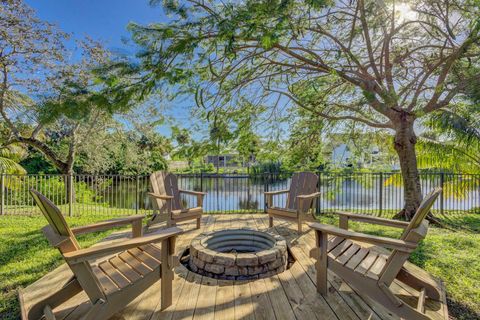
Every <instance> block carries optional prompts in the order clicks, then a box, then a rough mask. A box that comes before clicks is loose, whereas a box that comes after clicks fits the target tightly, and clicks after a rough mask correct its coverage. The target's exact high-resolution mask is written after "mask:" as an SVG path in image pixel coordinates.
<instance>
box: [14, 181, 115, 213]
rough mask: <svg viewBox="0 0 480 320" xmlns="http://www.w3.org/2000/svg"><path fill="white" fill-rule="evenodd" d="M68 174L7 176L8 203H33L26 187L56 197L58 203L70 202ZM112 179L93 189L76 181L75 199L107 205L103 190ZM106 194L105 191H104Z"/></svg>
mask: <svg viewBox="0 0 480 320" xmlns="http://www.w3.org/2000/svg"><path fill="white" fill-rule="evenodd" d="M66 179H67V178H66V176H61V175H53V176H41V175H40V176H23V175H19V176H7V177H6V178H5V186H6V192H8V193H9V195H8V204H9V205H11V206H17V207H21V206H29V205H31V201H32V199H31V197H30V194H29V193H28V192H23V191H25V188H26V187H31V188H35V189H36V190H38V191H39V192H40V193H42V194H44V195H45V196H46V197H47V198H49V199H54V201H55V203H56V204H58V205H62V204H66V203H68V199H67V192H66ZM110 184H111V180H107V181H104V182H102V183H100V184H98V185H96V187H95V188H96V190H93V189H91V188H90V187H89V185H88V184H87V183H85V182H83V181H77V182H75V183H74V187H75V189H74V201H75V202H77V203H83V204H96V205H100V206H105V205H107V204H106V203H104V202H103V201H102V197H101V196H99V194H102V192H101V190H104V189H106V188H108V187H109V185H110ZM103 194H104V193H103Z"/></svg>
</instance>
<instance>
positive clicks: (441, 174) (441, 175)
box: [440, 171, 445, 214]
mask: <svg viewBox="0 0 480 320" xmlns="http://www.w3.org/2000/svg"><path fill="white" fill-rule="evenodd" d="M444 182H445V173H444V172H443V171H442V172H440V187H441V188H442V192H441V193H440V213H441V214H444V212H443V205H444V197H443V184H444Z"/></svg>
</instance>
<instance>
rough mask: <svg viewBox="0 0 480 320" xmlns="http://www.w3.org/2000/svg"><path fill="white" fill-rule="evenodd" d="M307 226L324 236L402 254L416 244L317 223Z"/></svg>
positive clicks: (408, 251) (413, 247) (409, 250)
mask: <svg viewBox="0 0 480 320" xmlns="http://www.w3.org/2000/svg"><path fill="white" fill-rule="evenodd" d="M309 226H310V227H311V228H312V229H314V230H317V231H320V232H325V233H326V234H331V235H334V236H338V237H342V238H346V239H350V240H357V241H361V242H366V243H370V244H375V245H378V246H381V247H385V248H389V249H395V250H399V251H403V252H407V253H410V252H412V251H413V250H415V248H416V247H417V244H416V243H413V242H408V241H403V240H399V239H391V238H386V237H378V236H372V235H369V234H365V233H360V232H354V231H349V230H345V229H341V228H337V227H334V226H330V225H326V224H321V223H318V222H314V223H310V224H309Z"/></svg>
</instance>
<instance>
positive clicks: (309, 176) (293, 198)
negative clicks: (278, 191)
mask: <svg viewBox="0 0 480 320" xmlns="http://www.w3.org/2000/svg"><path fill="white" fill-rule="evenodd" d="M317 185H318V176H317V175H316V174H314V173H311V172H298V173H295V174H294V175H293V176H292V182H291V183H290V190H289V192H288V198H287V209H292V210H296V209H298V200H297V196H300V195H307V194H312V193H315V192H316V191H317ZM311 205H312V200H308V201H305V202H304V206H305V208H309V207H310V206H311Z"/></svg>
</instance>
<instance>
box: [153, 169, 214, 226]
mask: <svg viewBox="0 0 480 320" xmlns="http://www.w3.org/2000/svg"><path fill="white" fill-rule="evenodd" d="M150 188H151V190H152V192H149V193H148V194H149V195H150V196H151V197H152V200H153V205H154V208H155V210H156V211H157V212H156V213H154V214H153V216H152V218H151V219H150V220H149V221H148V222H147V227H149V226H151V225H153V224H156V223H160V222H163V221H164V220H163V217H162V214H163V213H166V214H167V226H175V225H176V223H177V222H181V221H186V220H193V219H197V229H199V228H200V219H201V218H202V214H203V208H202V206H203V197H204V196H205V194H206V193H204V192H198V191H189V190H182V189H179V188H178V179H177V176H175V175H174V174H172V173H168V172H164V171H157V172H154V173H152V174H151V175H150ZM182 193H184V194H189V195H193V196H196V197H197V206H196V207H193V208H184V207H183V205H182V202H181V201H180V194H182Z"/></svg>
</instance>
